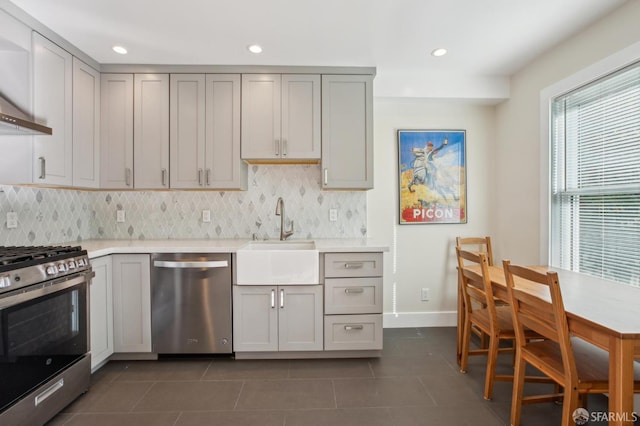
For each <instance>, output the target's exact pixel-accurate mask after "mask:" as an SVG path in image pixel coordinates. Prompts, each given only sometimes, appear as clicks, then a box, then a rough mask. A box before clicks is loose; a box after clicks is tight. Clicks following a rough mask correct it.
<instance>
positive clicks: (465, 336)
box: [460, 321, 471, 373]
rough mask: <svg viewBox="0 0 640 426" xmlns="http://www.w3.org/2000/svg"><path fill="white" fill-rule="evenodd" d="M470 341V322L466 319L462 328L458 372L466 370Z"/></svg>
mask: <svg viewBox="0 0 640 426" xmlns="http://www.w3.org/2000/svg"><path fill="white" fill-rule="evenodd" d="M470 343H471V323H470V322H469V321H466V322H465V323H464V327H463V329H462V358H461V359H460V372H462V373H466V372H467V362H468V361H469V344H470Z"/></svg>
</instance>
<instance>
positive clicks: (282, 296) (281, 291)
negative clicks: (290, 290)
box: [280, 289, 284, 309]
mask: <svg viewBox="0 0 640 426" xmlns="http://www.w3.org/2000/svg"><path fill="white" fill-rule="evenodd" d="M282 308H284V289H280V309H282Z"/></svg>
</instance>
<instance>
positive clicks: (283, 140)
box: [282, 139, 287, 157]
mask: <svg viewBox="0 0 640 426" xmlns="http://www.w3.org/2000/svg"><path fill="white" fill-rule="evenodd" d="M282 156H283V157H286V156H287V141H286V139H282Z"/></svg>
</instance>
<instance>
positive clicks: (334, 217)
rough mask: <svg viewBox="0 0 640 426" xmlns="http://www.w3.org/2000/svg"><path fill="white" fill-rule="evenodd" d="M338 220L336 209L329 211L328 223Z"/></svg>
mask: <svg viewBox="0 0 640 426" xmlns="http://www.w3.org/2000/svg"><path fill="white" fill-rule="evenodd" d="M337 220H338V209H329V222H335V221H337Z"/></svg>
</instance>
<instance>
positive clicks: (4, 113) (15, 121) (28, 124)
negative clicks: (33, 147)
mask: <svg viewBox="0 0 640 426" xmlns="http://www.w3.org/2000/svg"><path fill="white" fill-rule="evenodd" d="M52 133H53V130H52V129H51V127H47V126H43V125H42V124H38V123H35V122H34V121H33V120H31V119H30V118H29V114H27V113H25V112H24V111H22V110H21V109H20V108H19V107H18V106H16V105H15V104H14V103H13V102H11V101H10V100H8V99H7V98H5V97H4V95H3V94H2V92H0V135H51V134H52Z"/></svg>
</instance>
